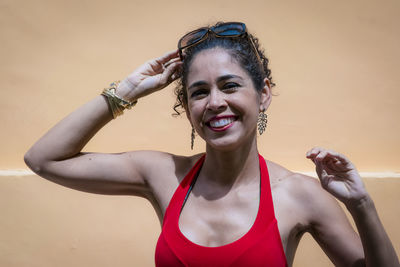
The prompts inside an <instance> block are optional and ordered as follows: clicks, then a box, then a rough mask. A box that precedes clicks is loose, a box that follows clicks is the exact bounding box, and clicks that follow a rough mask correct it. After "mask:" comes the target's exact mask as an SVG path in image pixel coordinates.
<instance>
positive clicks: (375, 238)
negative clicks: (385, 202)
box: [307, 148, 400, 267]
mask: <svg viewBox="0 0 400 267" xmlns="http://www.w3.org/2000/svg"><path fill="white" fill-rule="evenodd" d="M307 157H308V158H309V159H311V160H312V161H313V162H314V163H315V165H316V171H317V174H318V177H319V179H320V181H321V185H322V187H323V188H324V189H325V190H326V191H328V192H329V193H330V194H332V195H333V196H334V197H336V198H337V199H338V200H340V201H341V202H343V204H344V205H345V206H346V208H347V209H348V210H349V212H350V214H351V215H352V217H353V219H354V222H355V224H356V226H357V230H358V233H359V235H360V238H361V243H362V248H363V250H364V257H365V266H385V267H386V266H387V267H389V266H397V267H398V266H400V264H399V260H398V258H397V255H396V252H395V250H394V248H393V246H392V243H391V242H390V239H389V237H388V235H387V234H386V232H385V229H384V227H383V225H382V223H381V221H380V219H379V216H378V213H377V211H376V209H375V206H374V203H373V201H372V199H371V197H370V196H369V194H368V193H367V191H366V189H365V187H364V184H363V182H362V180H361V177H360V175H359V174H358V171H357V170H356V168H355V166H354V165H353V164H352V163H351V162H350V161H349V160H348V159H347V158H346V157H345V156H344V155H341V154H339V153H337V152H334V151H331V150H325V149H322V148H313V149H312V150H310V151H309V152H307ZM321 201H322V202H323V204H324V205H326V209H325V211H323V213H324V214H319V218H318V219H317V222H318V223H317V224H319V225H317V226H316V227H315V229H316V231H317V234H316V235H317V236H318V237H317V240H318V241H319V242H320V244H321V245H322V247H323V249H324V250H326V251H328V253H331V255H332V257H333V258H335V257H336V258H338V256H340V255H345V254H346V253H347V254H350V253H353V252H352V251H349V250H347V251H346V249H347V248H348V247H351V246H348V244H342V245H341V244H340V243H339V242H340V240H342V241H343V240H345V241H349V242H351V243H353V244H355V245H354V246H352V248H354V247H355V246H356V244H357V241H356V240H354V235H352V234H351V233H350V235H352V237H348V234H345V233H346V232H349V226H348V223H346V222H344V220H343V218H344V216H343V213H342V212H341V211H340V210H339V209H338V207H337V205H335V204H334V203H333V202H332V201H330V200H328V199H327V198H326V197H323V196H321ZM335 206H336V207H335ZM331 211H332V212H331ZM329 213H331V214H333V215H334V216H336V217H340V219H338V218H333V217H332V218H330V219H329V216H330V215H329ZM336 222H340V223H338V224H337V225H332V224H334V223H336ZM335 240H336V241H335ZM355 250H356V249H355ZM353 255H357V253H356V252H354V253H353ZM343 258H346V257H342V259H343ZM347 258H348V259H350V258H351V257H347ZM334 260H335V259H334ZM337 260H338V261H340V260H341V259H337ZM354 264H360V265H355V266H363V264H362V262H360V261H358V263H356V262H354Z"/></svg>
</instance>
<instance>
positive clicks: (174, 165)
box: [126, 151, 202, 215]
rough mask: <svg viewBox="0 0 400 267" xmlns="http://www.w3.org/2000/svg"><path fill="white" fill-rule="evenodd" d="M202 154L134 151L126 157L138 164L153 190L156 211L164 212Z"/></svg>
mask: <svg viewBox="0 0 400 267" xmlns="http://www.w3.org/2000/svg"><path fill="white" fill-rule="evenodd" d="M201 156H202V154H196V155H193V156H181V155H174V154H171V153H166V152H160V151H132V152H127V153H126V157H127V158H128V159H129V161H130V162H131V163H132V164H135V165H136V166H138V171H139V172H140V173H141V175H142V176H143V177H144V180H145V183H146V184H147V186H148V187H149V188H150V190H151V192H152V196H151V198H152V199H149V200H150V201H151V202H152V203H153V205H157V206H156V207H155V208H156V211H157V213H158V214H159V215H161V214H163V213H164V212H165V210H166V208H167V206H168V204H169V201H170V199H171V198H172V195H173V194H174V192H175V190H176V188H177V187H178V186H179V184H180V182H181V181H182V180H183V179H184V177H185V176H186V174H187V173H188V172H189V171H190V169H191V168H192V167H193V166H194V165H195V163H196V162H197V160H198V159H199V158H200V157H201Z"/></svg>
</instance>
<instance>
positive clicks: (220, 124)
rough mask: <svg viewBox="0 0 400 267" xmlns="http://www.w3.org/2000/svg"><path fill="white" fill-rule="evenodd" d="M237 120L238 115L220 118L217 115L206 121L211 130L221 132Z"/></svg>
mask: <svg viewBox="0 0 400 267" xmlns="http://www.w3.org/2000/svg"><path fill="white" fill-rule="evenodd" d="M236 120H237V117H236V116H229V117H219V118H218V117H217V118H213V119H211V120H210V121H208V122H206V125H207V126H208V127H209V128H210V129H211V130H213V131H217V132H220V131H225V130H227V129H228V128H230V127H231V126H232V125H233V123H234V122H235V121H236Z"/></svg>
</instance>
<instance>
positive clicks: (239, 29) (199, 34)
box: [178, 22, 262, 63]
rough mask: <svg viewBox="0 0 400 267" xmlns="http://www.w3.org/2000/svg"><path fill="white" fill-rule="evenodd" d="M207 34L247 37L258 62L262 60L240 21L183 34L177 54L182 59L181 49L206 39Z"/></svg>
mask: <svg viewBox="0 0 400 267" xmlns="http://www.w3.org/2000/svg"><path fill="white" fill-rule="evenodd" d="M208 34H214V35H215V36H216V37H247V38H249V40H250V42H251V45H252V46H253V49H254V52H255V53H256V56H257V59H258V62H260V63H261V62H262V61H261V59H260V55H259V54H258V51H257V49H256V46H255V44H254V42H253V40H252V39H251V38H250V37H249V36H248V34H247V30H246V25H245V24H244V23H241V22H226V23H222V24H219V25H216V26H213V27H203V28H200V29H197V30H194V31H191V32H189V33H187V34H185V35H184V36H183V37H182V38H181V39H180V40H179V42H178V49H179V56H180V58H181V60H183V58H184V55H183V49H186V48H189V47H192V46H194V45H197V44H199V43H201V42H202V41H204V40H206V39H207V36H208Z"/></svg>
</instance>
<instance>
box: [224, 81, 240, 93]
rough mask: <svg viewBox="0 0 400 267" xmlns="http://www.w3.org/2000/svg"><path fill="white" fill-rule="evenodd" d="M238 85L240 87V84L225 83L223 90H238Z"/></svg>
mask: <svg viewBox="0 0 400 267" xmlns="http://www.w3.org/2000/svg"><path fill="white" fill-rule="evenodd" d="M238 87H239V84H237V83H233V82H230V83H226V84H224V87H223V90H228V91H230V90H236V89H237V88H238Z"/></svg>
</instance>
